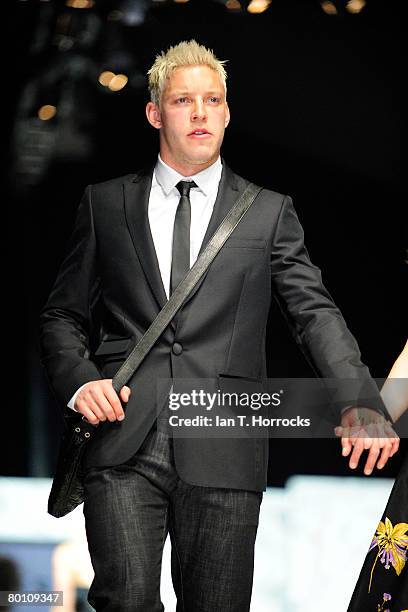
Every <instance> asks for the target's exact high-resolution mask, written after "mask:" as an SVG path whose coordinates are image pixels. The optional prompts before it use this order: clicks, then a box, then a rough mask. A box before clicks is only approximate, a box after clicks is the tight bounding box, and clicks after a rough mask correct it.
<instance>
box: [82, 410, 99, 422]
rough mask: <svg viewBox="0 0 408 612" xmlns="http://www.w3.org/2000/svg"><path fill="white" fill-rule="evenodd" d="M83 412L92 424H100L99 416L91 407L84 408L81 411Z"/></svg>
mask: <svg viewBox="0 0 408 612" xmlns="http://www.w3.org/2000/svg"><path fill="white" fill-rule="evenodd" d="M81 414H83V415H84V417H85V418H86V420H87V421H89V422H90V423H91V424H92V425H98V423H99V419H98V417H97V416H95V415H94V413H93V412H92V410H90V409H89V408H84V409H83V410H82V411H81Z"/></svg>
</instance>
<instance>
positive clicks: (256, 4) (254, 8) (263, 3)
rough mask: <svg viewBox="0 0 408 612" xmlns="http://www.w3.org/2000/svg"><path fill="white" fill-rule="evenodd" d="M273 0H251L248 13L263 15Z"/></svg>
mask: <svg viewBox="0 0 408 612" xmlns="http://www.w3.org/2000/svg"><path fill="white" fill-rule="evenodd" d="M270 3H271V0H251V2H250V3H249V5H248V8H247V11H248V13H253V14H255V13H263V12H264V11H266V9H267V8H268V6H269V5H270Z"/></svg>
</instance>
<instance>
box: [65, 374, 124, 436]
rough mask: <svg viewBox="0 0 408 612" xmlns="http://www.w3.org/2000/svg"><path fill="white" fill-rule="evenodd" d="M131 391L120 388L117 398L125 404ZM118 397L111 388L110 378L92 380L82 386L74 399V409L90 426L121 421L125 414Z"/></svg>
mask: <svg viewBox="0 0 408 612" xmlns="http://www.w3.org/2000/svg"><path fill="white" fill-rule="evenodd" d="M130 394H131V390H130V389H129V387H126V386H125V387H122V389H121V390H120V393H119V396H120V399H121V400H122V401H124V402H127V401H128V399H129V396H130ZM119 396H118V395H117V393H116V391H115V389H114V388H113V386H112V378H105V379H103V380H92V381H91V382H89V383H87V384H86V385H84V387H83V388H82V389H81V390H80V391H79V393H78V395H77V396H76V398H75V409H76V410H77V411H78V412H80V413H81V414H82V415H83V416H84V417H85V418H86V419H87V420H88V421H89V422H90V423H92V425H97V424H98V423H99V422H100V421H106V419H108V420H109V421H116V419H117V420H118V421H123V419H124V418H125V413H124V412H123V408H122V404H121V403H120V399H119Z"/></svg>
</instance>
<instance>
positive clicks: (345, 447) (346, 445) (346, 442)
mask: <svg viewBox="0 0 408 612" xmlns="http://www.w3.org/2000/svg"><path fill="white" fill-rule="evenodd" d="M341 446H342V451H341V454H342V455H343V457H347V455H348V454H349V453H350V451H351V449H352V444H351V441H350V438H342V439H341Z"/></svg>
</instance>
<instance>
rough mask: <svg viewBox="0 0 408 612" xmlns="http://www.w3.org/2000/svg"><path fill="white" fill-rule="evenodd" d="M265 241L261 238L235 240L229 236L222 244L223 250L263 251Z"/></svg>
mask: <svg viewBox="0 0 408 612" xmlns="http://www.w3.org/2000/svg"><path fill="white" fill-rule="evenodd" d="M265 246H266V240H263V239H262V238H235V237H233V236H231V237H230V238H228V239H227V240H226V242H225V244H224V247H223V248H225V247H226V248H242V249H264V248H265Z"/></svg>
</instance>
